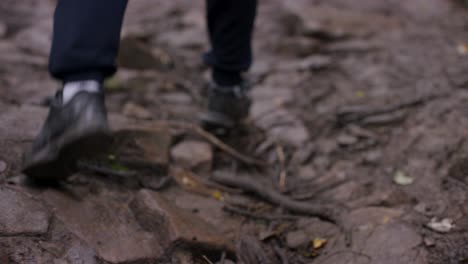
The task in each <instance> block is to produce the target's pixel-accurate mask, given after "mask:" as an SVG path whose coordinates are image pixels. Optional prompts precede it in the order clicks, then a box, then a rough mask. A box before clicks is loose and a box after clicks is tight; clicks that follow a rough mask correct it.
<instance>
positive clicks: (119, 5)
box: [49, 0, 127, 82]
mask: <svg viewBox="0 0 468 264" xmlns="http://www.w3.org/2000/svg"><path fill="white" fill-rule="evenodd" d="M126 5H127V0H99V1H96V0H79V1H78V0H59V1H58V3H57V8H56V10H55V15H54V32H53V39H52V49H51V52H50V60H49V70H50V73H51V75H52V76H53V77H55V78H57V79H60V80H63V81H64V82H67V81H77V80H89V79H92V80H98V81H102V79H103V78H105V77H107V76H109V75H111V74H113V73H114V72H115V70H116V65H115V60H116V56H117V52H118V47H119V41H120V31H121V27H122V21H123V16H124V12H125V8H126Z"/></svg>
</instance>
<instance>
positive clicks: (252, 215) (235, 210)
mask: <svg viewBox="0 0 468 264" xmlns="http://www.w3.org/2000/svg"><path fill="white" fill-rule="evenodd" d="M223 210H224V211H226V212H229V213H233V214H238V215H241V216H246V217H250V218H253V219H258V220H266V221H278V220H280V221H281V220H284V221H291V220H297V219H298V217H297V216H294V215H259V214H255V213H252V212H249V211H247V210H244V209H241V208H238V207H234V206H229V205H224V206H223Z"/></svg>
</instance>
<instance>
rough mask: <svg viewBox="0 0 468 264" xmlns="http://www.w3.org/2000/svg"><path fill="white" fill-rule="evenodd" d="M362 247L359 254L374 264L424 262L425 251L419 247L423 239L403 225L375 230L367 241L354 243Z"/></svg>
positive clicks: (387, 226)
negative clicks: (366, 256)
mask: <svg viewBox="0 0 468 264" xmlns="http://www.w3.org/2000/svg"><path fill="white" fill-rule="evenodd" d="M354 242H356V243H357V245H358V247H359V245H362V249H361V250H362V251H361V250H359V252H362V253H364V254H365V255H368V256H370V257H371V259H372V263H381V264H394V263H402V264H413V263H421V264H422V263H426V262H424V259H425V258H424V257H423V256H424V253H425V252H424V250H422V249H419V248H418V246H419V245H421V244H422V242H423V240H422V237H421V236H420V235H419V234H418V233H417V232H416V230H415V229H413V228H411V227H410V226H408V225H406V224H403V223H399V222H398V223H392V224H389V225H383V226H379V227H377V228H376V229H374V230H373V231H372V232H371V233H370V236H369V237H368V238H367V239H366V240H365V241H362V242H361V241H359V240H358V241H353V244H354Z"/></svg>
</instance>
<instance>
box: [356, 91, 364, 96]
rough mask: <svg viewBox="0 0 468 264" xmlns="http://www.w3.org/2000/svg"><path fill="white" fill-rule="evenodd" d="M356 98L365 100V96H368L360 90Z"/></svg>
mask: <svg viewBox="0 0 468 264" xmlns="http://www.w3.org/2000/svg"><path fill="white" fill-rule="evenodd" d="M356 96H357V98H363V97H364V96H366V94H365V93H364V91H362V90H358V91H356Z"/></svg>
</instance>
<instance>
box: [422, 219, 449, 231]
mask: <svg viewBox="0 0 468 264" xmlns="http://www.w3.org/2000/svg"><path fill="white" fill-rule="evenodd" d="M427 227H428V228H430V229H431V230H434V231H436V232H439V233H448V232H450V230H452V229H453V228H454V227H455V225H454V224H453V220H452V219H450V218H444V219H442V220H440V221H438V220H437V218H432V219H431V221H430V222H429V223H428V224H427Z"/></svg>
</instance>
